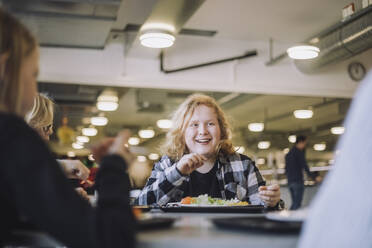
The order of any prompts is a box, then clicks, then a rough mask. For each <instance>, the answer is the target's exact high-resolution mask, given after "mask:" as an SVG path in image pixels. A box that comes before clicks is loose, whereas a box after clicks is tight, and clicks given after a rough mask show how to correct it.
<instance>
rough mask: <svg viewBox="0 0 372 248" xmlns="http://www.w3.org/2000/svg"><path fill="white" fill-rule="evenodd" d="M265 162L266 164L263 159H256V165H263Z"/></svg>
mask: <svg viewBox="0 0 372 248" xmlns="http://www.w3.org/2000/svg"><path fill="white" fill-rule="evenodd" d="M265 162H266V161H265V159H264V158H258V159H257V164H258V165H263V164H265Z"/></svg>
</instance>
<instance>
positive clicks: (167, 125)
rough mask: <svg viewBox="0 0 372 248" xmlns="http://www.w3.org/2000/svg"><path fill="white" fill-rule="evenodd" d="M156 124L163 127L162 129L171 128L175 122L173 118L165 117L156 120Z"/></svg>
mask: <svg viewBox="0 0 372 248" xmlns="http://www.w3.org/2000/svg"><path fill="white" fill-rule="evenodd" d="M156 125H157V126H158V127H159V128H162V129H169V128H171V127H172V125H173V123H172V121H171V120H167V119H163V120H158V121H157V122H156Z"/></svg>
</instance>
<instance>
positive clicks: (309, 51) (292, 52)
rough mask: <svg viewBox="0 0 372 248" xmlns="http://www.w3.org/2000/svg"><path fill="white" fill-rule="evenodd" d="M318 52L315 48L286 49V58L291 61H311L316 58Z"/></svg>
mask: <svg viewBox="0 0 372 248" xmlns="http://www.w3.org/2000/svg"><path fill="white" fill-rule="evenodd" d="M319 52H320V50H319V48H317V47H316V46H294V47H290V48H288V49H287V53H288V56H289V57H290V58H292V59H313V58H316V57H318V55H319Z"/></svg>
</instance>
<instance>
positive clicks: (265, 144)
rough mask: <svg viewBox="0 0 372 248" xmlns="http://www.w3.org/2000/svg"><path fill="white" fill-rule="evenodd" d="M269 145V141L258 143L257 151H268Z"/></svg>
mask: <svg viewBox="0 0 372 248" xmlns="http://www.w3.org/2000/svg"><path fill="white" fill-rule="evenodd" d="M270 145H271V143H270V141H260V142H258V144H257V147H258V149H262V150H264V149H269V147H270Z"/></svg>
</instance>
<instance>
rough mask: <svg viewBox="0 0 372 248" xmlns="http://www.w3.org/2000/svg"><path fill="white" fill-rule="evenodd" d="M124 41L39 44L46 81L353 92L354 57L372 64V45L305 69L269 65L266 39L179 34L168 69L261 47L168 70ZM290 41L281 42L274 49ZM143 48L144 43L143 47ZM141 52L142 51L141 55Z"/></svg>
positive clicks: (168, 54) (347, 94) (288, 64)
mask: <svg viewBox="0 0 372 248" xmlns="http://www.w3.org/2000/svg"><path fill="white" fill-rule="evenodd" d="M123 44H124V42H123V41H121V40H120V39H119V40H117V41H115V42H109V44H108V45H107V46H106V48H105V49H104V50H89V49H61V48H41V75H40V81H42V82H56V83H79V84H92V85H110V86H124V87H139V88H171V89H187V90H195V91H235V92H245V93H263V94H281V95H304V96H329V97H352V96H353V94H354V92H355V89H356V87H357V86H358V83H356V82H353V81H351V79H350V78H349V76H348V75H347V65H348V63H349V62H350V61H360V62H362V63H364V65H365V66H366V68H367V69H371V68H372V60H371V59H370V58H371V57H372V49H370V50H369V51H367V52H365V53H363V54H361V55H358V56H356V57H354V58H352V59H351V60H348V61H344V62H341V63H339V64H337V65H332V66H328V67H326V68H324V69H323V70H322V72H319V73H317V74H314V75H306V74H303V73H301V72H300V71H298V70H297V69H296V67H295V66H294V64H293V63H292V61H291V60H290V59H289V58H286V59H284V60H282V61H280V62H279V63H277V64H276V65H273V66H269V67H268V66H265V62H266V61H267V60H268V57H269V55H268V43H266V42H251V43H248V42H246V41H231V40H218V39H210V38H209V39H208V38H188V37H186V38H185V37H183V38H182V37H181V38H180V39H178V41H177V43H176V44H177V45H176V46H175V47H174V48H172V49H169V50H167V51H166V55H165V63H166V65H165V67H166V68H167V69H172V68H178V67H183V66H188V65H192V64H198V63H203V62H208V61H211V60H215V59H223V58H226V57H232V56H238V55H242V54H243V53H244V52H245V51H249V50H253V49H257V50H258V53H259V55H258V56H256V57H251V58H247V59H244V60H240V61H233V62H227V63H224V64H218V65H213V66H208V67H203V68H198V69H194V70H190V71H183V72H177V73H172V74H164V73H162V72H160V70H159V59H158V58H156V57H155V56H153V54H154V52H153V51H151V52H149V53H148V54H151V56H147V57H146V56H145V55H146V50H145V49H149V48H139V47H134V48H132V50H131V51H130V53H129V54H128V55H125V54H124V45H123ZM288 46H289V44H278V45H277V46H276V47H275V50H276V54H278V53H280V52H282V51H285V48H286V47H288ZM139 49H144V50H141V51H139ZM139 54H141V55H139Z"/></svg>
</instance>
